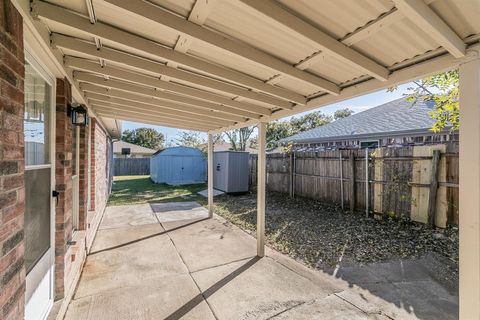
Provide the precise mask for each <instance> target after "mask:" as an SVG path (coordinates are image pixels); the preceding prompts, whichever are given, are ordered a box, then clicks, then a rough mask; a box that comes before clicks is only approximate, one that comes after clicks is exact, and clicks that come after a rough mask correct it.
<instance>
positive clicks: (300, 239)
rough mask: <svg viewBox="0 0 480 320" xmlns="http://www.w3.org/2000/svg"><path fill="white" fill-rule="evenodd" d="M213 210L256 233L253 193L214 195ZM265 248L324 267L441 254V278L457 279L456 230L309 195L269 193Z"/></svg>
mask: <svg viewBox="0 0 480 320" xmlns="http://www.w3.org/2000/svg"><path fill="white" fill-rule="evenodd" d="M214 202H215V207H216V211H215V212H216V213H217V214H219V215H220V216H222V217H224V218H226V219H227V220H229V221H230V222H232V223H234V224H236V225H237V226H239V227H241V228H242V229H244V230H246V231H247V232H249V233H251V234H252V235H255V232H254V231H255V223H256V195H255V194H249V195H243V196H229V195H222V196H219V197H215V201H214ZM266 238H267V243H268V245H269V246H271V247H273V248H274V249H276V250H277V251H280V252H282V253H285V254H288V255H290V256H291V257H293V258H295V259H296V260H299V261H301V262H303V263H304V264H306V265H308V266H310V267H314V268H318V269H323V270H331V269H333V268H335V267H336V266H338V265H340V266H350V265H358V264H367V263H372V262H383V261H390V260H394V259H414V258H420V257H424V256H425V255H427V254H429V253H435V254H436V255H438V256H441V257H442V261H444V263H442V266H441V269H442V276H443V277H444V278H445V279H446V280H448V281H452V282H456V281H457V279H458V229H456V228H452V229H445V230H442V229H429V228H427V227H426V226H424V225H422V224H419V223H414V222H410V221H399V220H393V219H390V218H387V219H384V220H381V221H378V220H375V219H373V218H366V217H365V216H364V213H363V212H358V213H353V214H352V213H345V212H343V211H342V210H341V208H340V207H339V206H336V205H331V204H328V203H324V202H321V201H316V200H312V199H304V198H296V199H290V198H289V197H288V195H285V194H280V193H273V192H269V193H268V194H267V209H266Z"/></svg>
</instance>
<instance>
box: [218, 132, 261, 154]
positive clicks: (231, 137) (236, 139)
mask: <svg viewBox="0 0 480 320" xmlns="http://www.w3.org/2000/svg"><path fill="white" fill-rule="evenodd" d="M254 129H255V127H245V128H240V129H235V130H231V131H227V132H225V136H226V137H227V139H228V142H230V145H231V147H232V150H234V151H245V149H246V148H247V146H248V143H249V140H250V137H251V135H252V133H253V131H254Z"/></svg>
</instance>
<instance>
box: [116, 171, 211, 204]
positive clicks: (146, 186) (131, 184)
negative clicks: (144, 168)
mask: <svg viewBox="0 0 480 320" xmlns="http://www.w3.org/2000/svg"><path fill="white" fill-rule="evenodd" d="M206 188H207V184H205V183H202V184H191V185H183V186H170V185H167V184H156V183H153V182H152V180H150V176H120V177H114V178H113V187H112V194H111V195H110V198H109V199H108V205H110V206H120V205H126V204H139V203H151V202H174V201H175V202H176V201H197V202H199V203H200V204H202V205H204V204H205V203H206V199H205V198H204V197H202V196H199V195H198V194H197V192H198V191H201V190H204V189H206Z"/></svg>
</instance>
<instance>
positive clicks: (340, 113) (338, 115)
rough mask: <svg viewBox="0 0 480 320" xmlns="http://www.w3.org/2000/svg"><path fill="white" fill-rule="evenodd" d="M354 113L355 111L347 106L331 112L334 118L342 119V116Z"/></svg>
mask: <svg viewBox="0 0 480 320" xmlns="http://www.w3.org/2000/svg"><path fill="white" fill-rule="evenodd" d="M354 113H355V111H353V110H352V109H349V108H344V109H338V110H337V111H335V113H334V114H333V118H334V119H335V120H338V119H343V118H346V117H350V116H351V115H352V114H354Z"/></svg>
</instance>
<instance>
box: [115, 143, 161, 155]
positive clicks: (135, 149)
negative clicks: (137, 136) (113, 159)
mask: <svg viewBox="0 0 480 320" xmlns="http://www.w3.org/2000/svg"><path fill="white" fill-rule="evenodd" d="M122 148H130V154H154V153H155V152H156V150H153V149H150V148H145V147H142V146H137V145H136V144H133V143H129V142H126V141H115V142H114V143H113V153H122Z"/></svg>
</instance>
